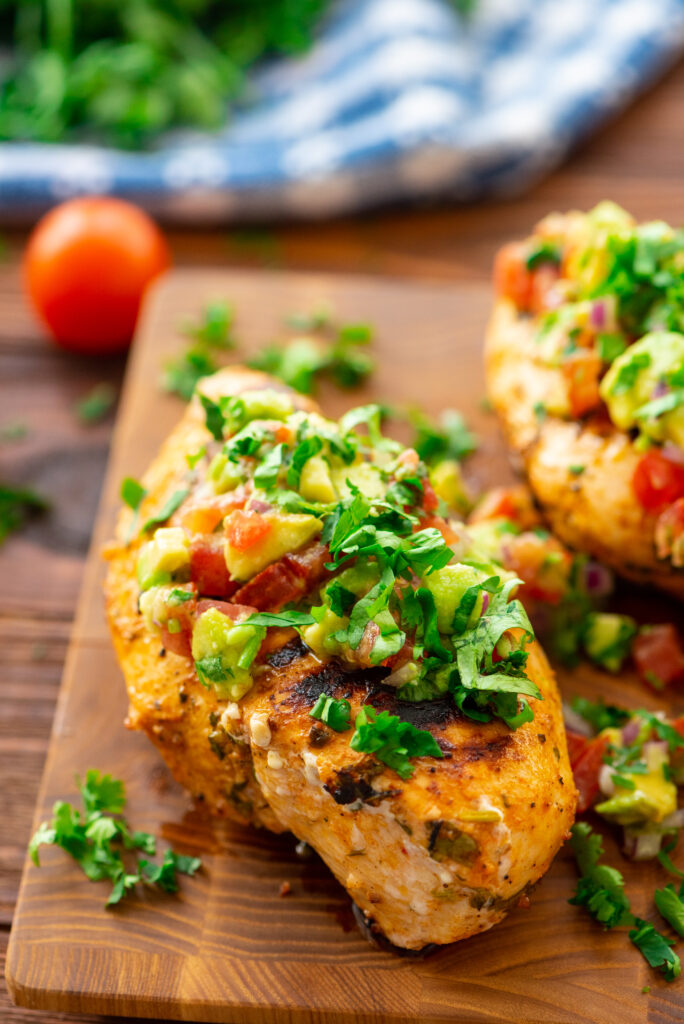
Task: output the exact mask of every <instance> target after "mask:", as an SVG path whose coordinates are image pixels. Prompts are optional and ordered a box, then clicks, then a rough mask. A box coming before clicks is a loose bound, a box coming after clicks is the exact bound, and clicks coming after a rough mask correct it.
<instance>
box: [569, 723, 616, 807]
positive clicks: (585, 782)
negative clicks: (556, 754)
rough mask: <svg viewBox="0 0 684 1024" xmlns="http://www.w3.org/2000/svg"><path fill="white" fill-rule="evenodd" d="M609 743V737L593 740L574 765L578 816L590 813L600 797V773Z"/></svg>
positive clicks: (597, 737) (598, 737) (588, 743)
mask: <svg viewBox="0 0 684 1024" xmlns="http://www.w3.org/2000/svg"><path fill="white" fill-rule="evenodd" d="M608 742H609V741H608V737H607V736H596V737H594V739H593V740H589V741H588V742H587V745H586V748H585V750H584V752H583V753H582V754H580V756H579V758H578V759H577V761H575V762H574V764H573V765H572V774H573V775H574V777H575V785H576V786H577V789H578V792H579V799H578V801H577V812H578V814H581V813H582V812H583V811H588V810H589V808H590V807H591V805H592V804H593V803H594V801H595V799H596V797H597V796H598V793H599V772H600V771H601V765H602V764H603V755H604V754H605V752H606V749H607V747H608Z"/></svg>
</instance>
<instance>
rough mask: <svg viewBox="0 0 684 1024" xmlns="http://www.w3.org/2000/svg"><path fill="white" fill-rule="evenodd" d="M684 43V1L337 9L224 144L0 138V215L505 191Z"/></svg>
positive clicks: (280, 69) (522, 182)
mask: <svg viewBox="0 0 684 1024" xmlns="http://www.w3.org/2000/svg"><path fill="white" fill-rule="evenodd" d="M682 50H684V0H479V2H478V4H477V6H476V10H475V14H474V16H472V17H471V19H470V20H468V21H463V20H461V19H460V18H459V16H458V15H457V14H455V12H454V11H453V9H452V8H451V7H450V6H448V5H447V4H446V3H445V2H444V0H337V2H336V3H334V5H333V8H332V11H331V13H330V15H329V16H328V18H327V20H326V21H325V23H324V24H323V26H322V27H321V31H320V35H319V38H318V41H317V43H316V45H315V47H314V48H313V50H312V51H311V52H310V53H309V54H307V55H306V56H305V57H304V58H303V59H300V60H297V61H280V62H278V63H276V64H274V65H271V66H270V67H268V68H264V69H262V70H261V71H259V72H258V73H256V74H255V75H254V76H253V79H252V83H253V93H254V96H255V97H256V99H255V101H254V103H253V104H252V105H251V106H249V107H247V108H245V109H242V110H241V111H240V112H239V113H237V114H236V115H235V116H234V117H233V118H232V120H231V121H230V123H229V124H228V125H227V127H226V128H225V130H224V131H223V132H221V133H220V134H219V135H214V136H209V135H197V134H196V133H174V134H173V135H172V136H169V137H167V138H165V139H164V140H163V143H162V144H160V145H159V146H158V147H157V148H156V149H155V150H154V151H148V152H144V153H129V152H120V151H116V150H112V149H106V148H102V147H96V146H83V145H79V146H58V145H50V146H48V145H33V144H32V145H28V144H20V143H4V144H2V145H0V215H2V216H3V217H5V218H7V217H8V216H9V215H11V214H14V215H19V216H21V215H23V214H25V215H28V214H30V213H31V214H32V213H34V212H36V211H37V210H39V209H42V208H44V207H46V206H48V205H51V204H52V203H54V202H55V201H58V200H61V199H64V198H66V197H69V196H73V195H77V194H81V193H94V192H97V193H103V192H111V193H116V194H118V195H122V196H126V197H129V198H132V199H134V200H136V201H137V202H140V203H142V204H143V205H145V206H147V207H148V208H149V209H151V210H153V211H154V212H156V213H157V214H159V215H161V216H164V217H166V218H169V219H175V220H179V221H182V220H185V221H189V222H204V223H211V222H221V221H224V222H225V221H235V220H245V219H252V220H254V219H261V220H265V219H274V218H279V217H288V218H291V217H323V216H330V215H332V214H339V213H344V212H349V211H354V210H362V209H368V208H371V207H376V206H380V205H383V204H387V203H396V202H415V201H421V200H425V199H427V198H448V199H451V200H460V201H470V200H474V199H479V198H482V197H485V196H491V195H502V194H511V193H514V192H516V191H520V190H521V189H523V188H525V187H527V186H528V185H530V184H531V183H532V182H533V181H534V180H536V179H538V178H539V177H541V176H542V175H543V174H545V173H546V172H548V171H549V170H550V169H551V168H552V167H553V166H554V165H556V164H557V163H558V162H559V161H560V160H561V159H562V157H563V156H564V155H565V153H566V152H567V151H568V150H569V149H570V148H571V147H572V146H573V144H575V143H576V142H577V141H578V140H579V139H580V138H582V137H583V136H585V135H586V134H587V133H589V132H590V131H592V130H594V129H595V128H596V127H597V126H598V125H599V124H600V123H601V122H602V121H603V120H605V119H606V118H607V117H609V116H611V115H612V114H614V113H615V112H616V111H617V110H619V109H620V108H622V107H624V106H625V104H626V103H627V102H628V101H629V99H630V98H631V97H632V96H633V95H634V94H635V93H636V92H638V91H639V90H640V89H641V88H643V87H644V86H645V85H646V84H648V83H649V82H650V81H652V80H653V79H655V78H656V77H657V76H658V75H660V74H661V73H662V72H663V71H664V70H665V69H666V68H667V67H668V66H669V65H670V64H671V63H672V62H673V61H674V60H675V59H676V57H677V56H678V55H679V53H680V52H681V51H682Z"/></svg>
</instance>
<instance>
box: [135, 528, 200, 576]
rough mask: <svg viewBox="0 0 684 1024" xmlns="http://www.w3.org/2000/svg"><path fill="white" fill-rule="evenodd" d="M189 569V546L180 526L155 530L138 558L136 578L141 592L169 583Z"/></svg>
mask: <svg viewBox="0 0 684 1024" xmlns="http://www.w3.org/2000/svg"><path fill="white" fill-rule="evenodd" d="M189 567H190V545H189V542H188V538H187V536H186V534H185V531H184V530H182V529H181V527H180V526H166V527H162V528H161V529H159V530H157V532H156V533H155V535H154V537H153V538H152V540H151V541H148V543H147V544H145V545H144V546H143V547H142V549H141V551H140V554H139V556H138V565H137V576H138V586H139V587H140V589H141V590H149V588H150V587H156V586H159V584H161V583H170V582H171V580H172V579H176V578H177V577H178V575H179V574H182V573H183V572H184V571H185V570H187V569H189Z"/></svg>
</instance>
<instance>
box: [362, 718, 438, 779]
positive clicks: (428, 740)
mask: <svg viewBox="0 0 684 1024" xmlns="http://www.w3.org/2000/svg"><path fill="white" fill-rule="evenodd" d="M349 745H350V746H351V748H352V750H356V751H359V752H361V753H366V754H373V756H374V757H376V758H377V759H378V761H382V763H383V764H386V765H387V766H388V767H389V768H393V769H394V771H395V772H396V773H397V775H399V776H400V778H402V779H410V778H411V776H412V775H413V772H414V771H415V769H414V766H413V765H412V764H411V763H410V758H413V757H444V754H443V753H442V751H441V749H440V747H439V745H438V743H437V741H436V739H435V738H434V736H433V735H432V734H431V733H429V732H427V731H426V730H424V729H416V727H415V725H412V724H411V723H410V722H404V721H402V719H401V718H399V717H398V716H397V715H390V714H389V712H387V711H380V712H378V711H376V710H375V708H372V707H369V706H367V705H364V707H362V708H361V709H360V710H359V713H358V714H357V716H356V720H355V723H354V735H353V736H352V738H351V741H350V744H349Z"/></svg>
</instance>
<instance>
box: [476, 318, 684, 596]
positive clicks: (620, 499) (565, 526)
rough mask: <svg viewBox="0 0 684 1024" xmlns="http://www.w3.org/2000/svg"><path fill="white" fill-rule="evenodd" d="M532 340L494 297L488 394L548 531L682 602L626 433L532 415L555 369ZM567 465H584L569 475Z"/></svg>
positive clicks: (525, 324)
mask: <svg viewBox="0 0 684 1024" xmlns="http://www.w3.org/2000/svg"><path fill="white" fill-rule="evenodd" d="M534 339H535V321H534V320H532V319H530V318H528V317H524V316H521V315H520V314H519V313H518V312H517V310H516V309H515V307H514V306H513V304H512V303H510V302H508V301H506V300H499V301H498V302H497V304H496V305H495V307H494V312H493V315H492V318H491V321H490V323H489V328H488V331H487V340H486V371H487V391H488V395H489V398H490V401H491V402H492V405H493V406H494V408H495V409H496V411H497V413H498V415H499V417H500V419H501V423H502V425H503V428H504V432H505V434H506V438H507V440H508V443H509V445H510V447H511V448H512V449H513V451H514V452H516V453H518V454H519V455H520V456H521V457H522V461H523V464H524V467H525V471H526V473H527V477H528V480H529V483H530V486H531V488H532V490H533V491H534V494H535V497H536V499H537V501H538V502H539V504H540V506H541V507H542V510H543V512H544V514H545V516H546V518H547V519H548V521H549V524H550V526H551V528H552V530H553V531H554V533H555V534H556V535H557V536H558V537H559V538H560V539H561V540H562V541H564V542H565V543H566V544H569V545H570V546H571V547H573V548H575V549H576V550H578V551H586V552H587V553H588V554H590V555H592V556H593V557H594V558H597V559H599V560H600V561H602V562H604V563H605V564H606V565H609V566H610V567H611V568H612V569H614V570H615V571H616V572H618V573H620V574H621V575H623V576H626V577H627V578H628V579H631V580H635V581H636V582H638V583H647V584H652V585H654V586H657V587H660V588H661V589H663V590H667V591H669V592H670V593H672V594H674V595H675V596H676V597H679V598H683V599H684V571H683V570H682V569H676V568H674V567H673V566H672V565H671V564H670V563H669V562H664V561H659V560H658V558H657V557H656V551H655V543H654V530H655V523H656V519H655V517H654V516H653V515H652V514H650V513H648V512H646V511H645V510H644V509H643V508H642V507H641V505H640V504H639V503H638V502H637V500H636V498H635V496H634V491H633V488H632V478H633V476H634V470H635V468H636V465H637V462H638V459H639V456H638V454H637V453H636V452H635V451H634V446H633V444H632V442H631V440H630V438H629V437H628V435H627V434H625V433H624V432H623V431H621V430H618V429H617V428H616V427H614V426H613V425H612V424H610V423H605V424H604V423H602V424H601V425H600V426H599V425H595V424H592V423H590V422H587V423H582V422H579V421H566V420H562V419H559V418H557V417H554V416H547V417H545V418H543V419H541V420H540V419H539V418H538V417H537V415H536V412H535V406H536V405H537V403H541V404H542V405H544V404H545V402H546V401H547V400H548V398H549V395H551V394H553V393H554V392H555V390H556V389H557V388H558V387H559V377H560V371H559V370H557V369H555V368H553V367H548V366H544V365H542V364H541V363H540V362H539V361H538V358H537V356H536V351H535V346H536V342H535V340H534ZM571 466H584V467H585V468H584V471H583V472H582V473H581V474H580V475H573V473H572V472H571V471H570V467H571Z"/></svg>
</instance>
